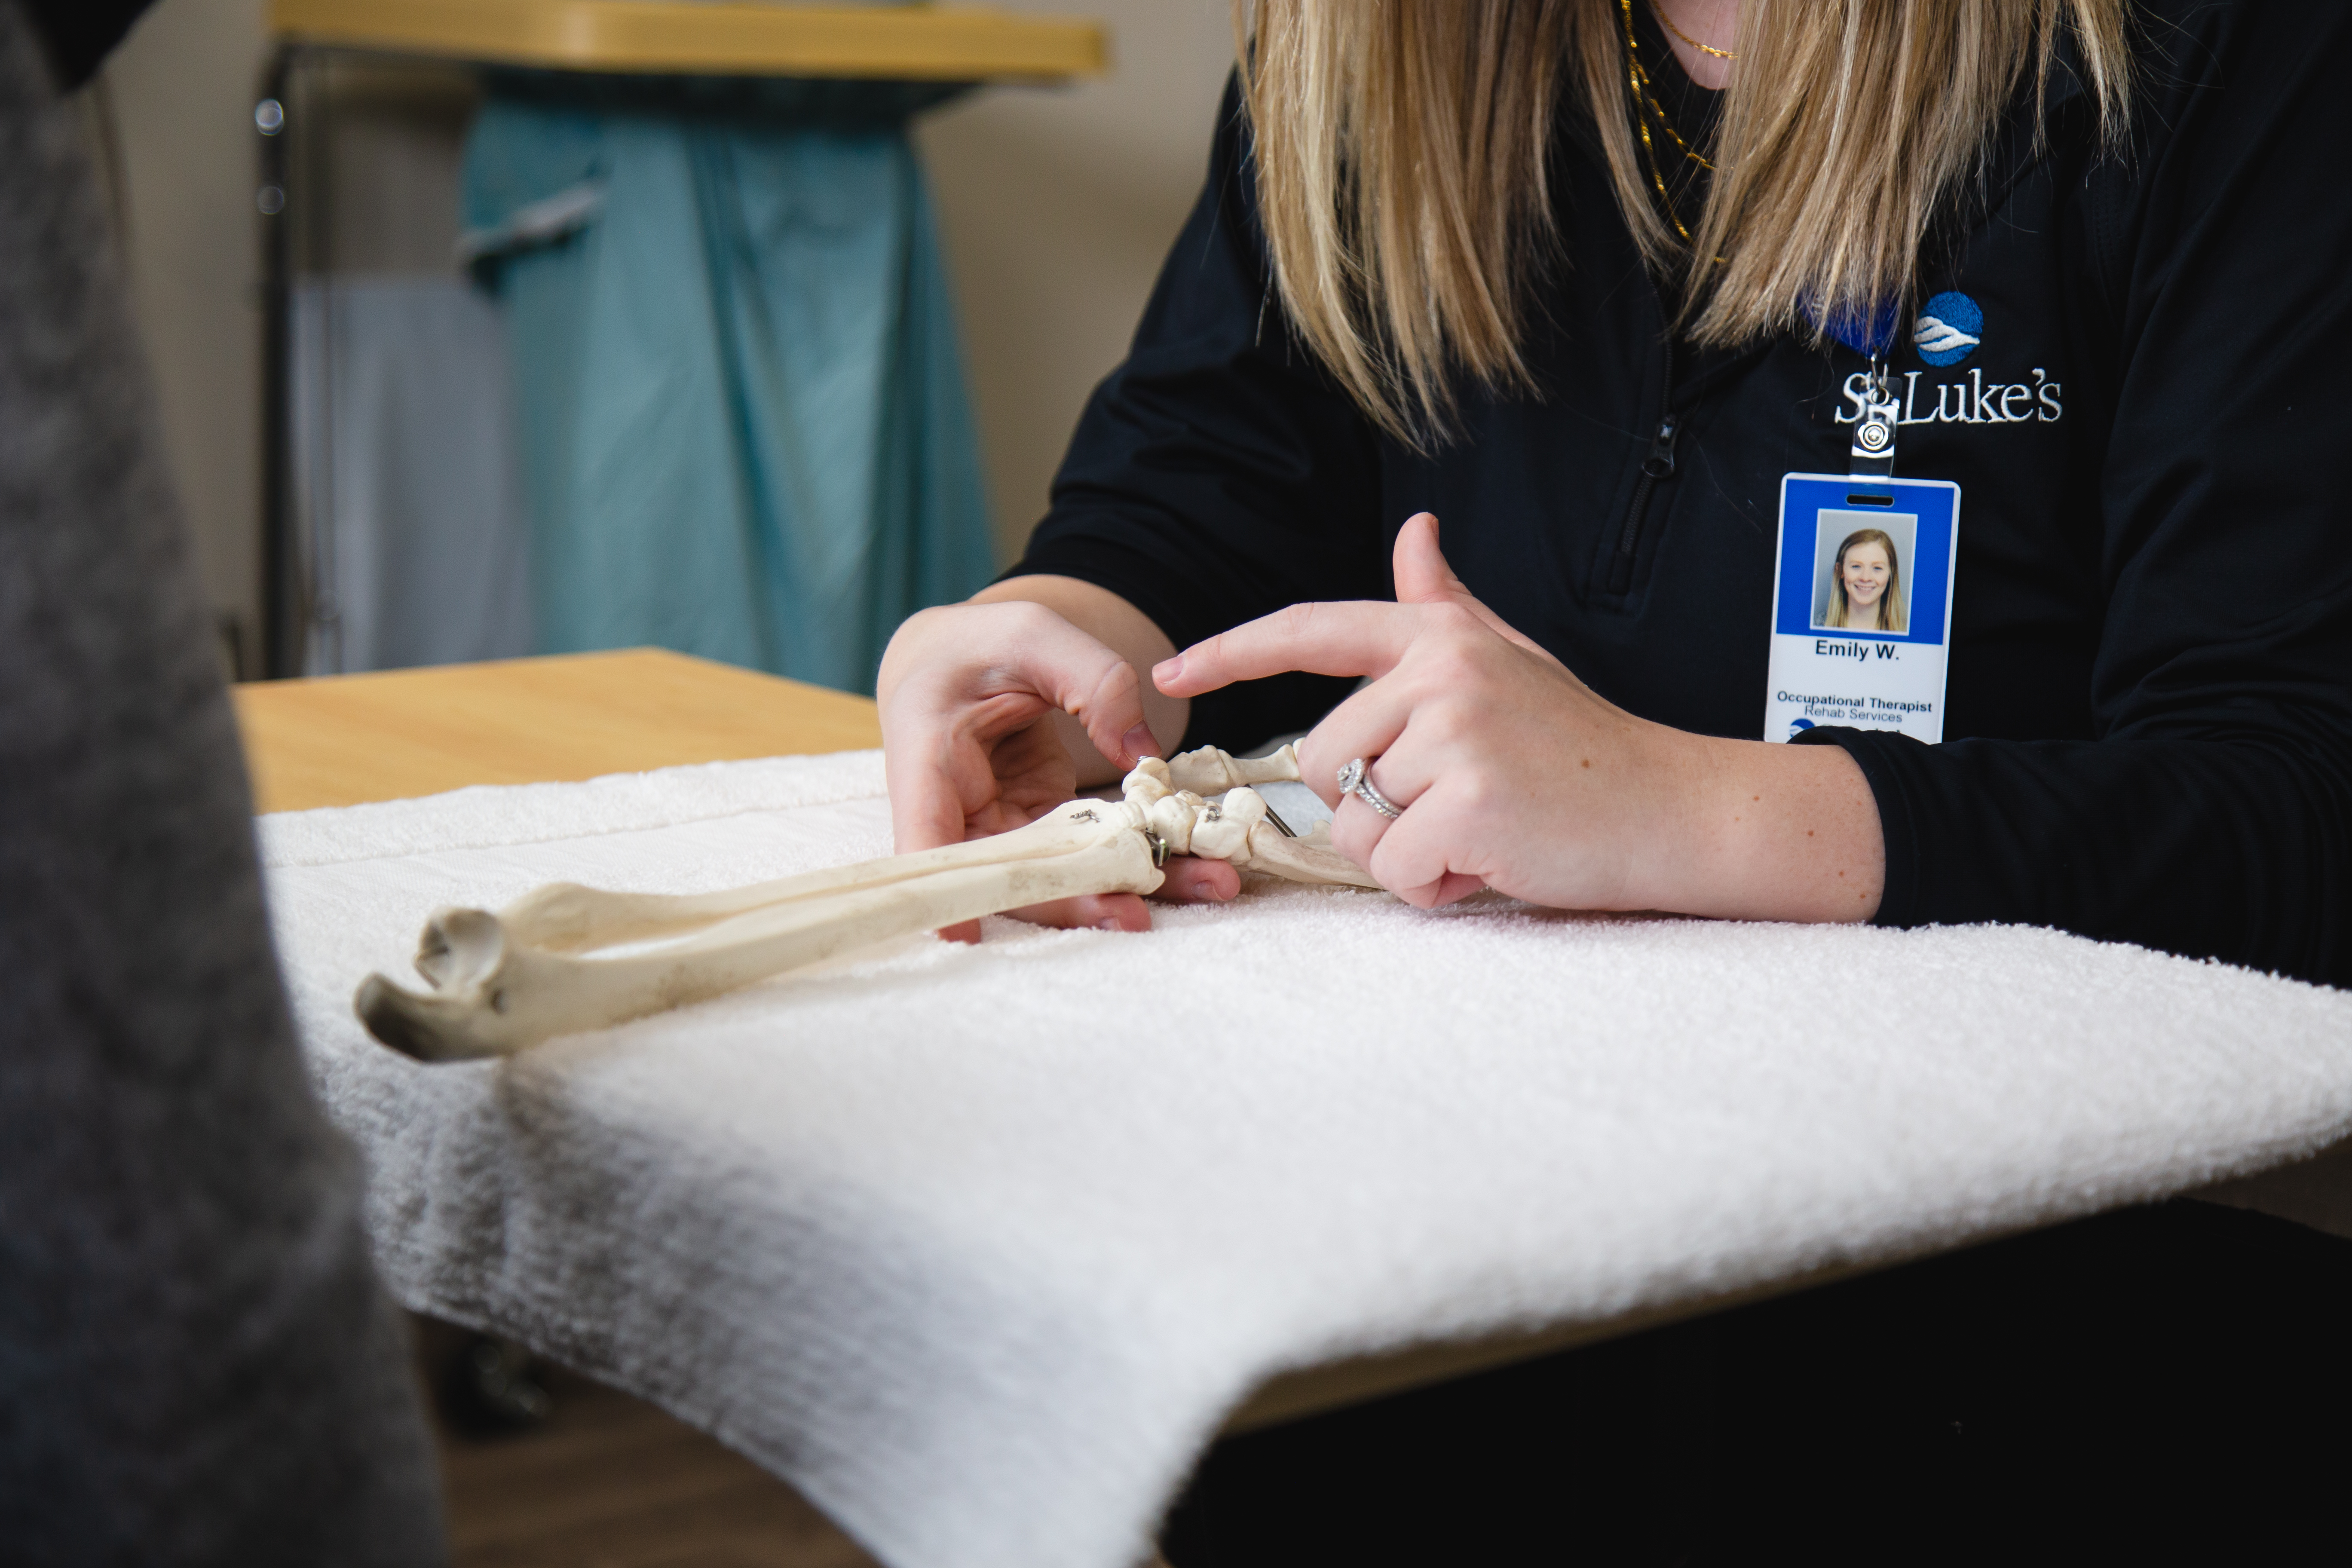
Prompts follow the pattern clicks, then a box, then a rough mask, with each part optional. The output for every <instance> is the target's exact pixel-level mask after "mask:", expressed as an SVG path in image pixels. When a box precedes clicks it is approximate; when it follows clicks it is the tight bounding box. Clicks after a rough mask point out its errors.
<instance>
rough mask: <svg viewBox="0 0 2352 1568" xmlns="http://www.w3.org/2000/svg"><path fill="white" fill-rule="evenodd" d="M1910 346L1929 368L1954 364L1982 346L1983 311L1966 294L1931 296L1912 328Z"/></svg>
mask: <svg viewBox="0 0 2352 1568" xmlns="http://www.w3.org/2000/svg"><path fill="white" fill-rule="evenodd" d="M1911 342H1913V344H1915V345H1916V347H1917V348H1918V350H1919V357H1920V358H1921V359H1923V360H1926V361H1927V363H1929V364H1932V365H1935V366H1937V367H1938V368H1941V367H1942V366H1945V365H1948V364H1958V363H1960V362H1961V361H1962V360H1964V359H1966V358H1968V357H1969V355H1970V354H1972V353H1976V352H1977V345H1978V344H1979V343H1980V342H1984V311H1983V310H1981V309H1979V307H1978V305H1977V302H1976V301H1975V300H1971V299H1969V297H1968V296H1967V295H1966V294H1937V295H1932V296H1930V297H1929V299H1928V300H1927V304H1926V305H1925V306H1924V307H1922V308H1921V310H1920V311H1919V320H1918V321H1916V323H1915V324H1914V325H1913V326H1912V329H1911Z"/></svg>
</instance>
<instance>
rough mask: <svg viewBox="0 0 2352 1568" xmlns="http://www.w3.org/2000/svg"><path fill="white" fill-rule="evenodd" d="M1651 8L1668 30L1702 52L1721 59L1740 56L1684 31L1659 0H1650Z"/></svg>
mask: <svg viewBox="0 0 2352 1568" xmlns="http://www.w3.org/2000/svg"><path fill="white" fill-rule="evenodd" d="M1650 10H1651V11H1652V12H1653V13H1654V15H1655V16H1657V18H1658V20H1659V21H1660V22H1662V23H1664V25H1665V29H1666V31H1667V32H1669V33H1672V34H1673V35H1674V36H1675V37H1677V38H1680V39H1681V40H1682V41H1683V42H1684V43H1685V44H1688V45H1689V46H1690V47H1692V48H1695V49H1696V50H1697V51H1698V52H1699V53H1700V54H1703V55H1713V56H1714V57H1715V58H1717V59H1719V60H1736V59H1738V58H1739V57H1738V55H1735V54H1733V53H1732V52H1731V51H1730V50H1729V49H1718V48H1717V47H1715V46H1714V45H1713V44H1702V43H1700V42H1699V41H1698V40H1697V39H1696V38H1694V37H1691V36H1690V35H1689V34H1688V33H1685V32H1684V31H1683V30H1682V29H1681V28H1680V27H1677V26H1675V19H1674V18H1673V17H1672V16H1667V15H1666V8H1665V7H1664V5H1659V4H1658V0H1650Z"/></svg>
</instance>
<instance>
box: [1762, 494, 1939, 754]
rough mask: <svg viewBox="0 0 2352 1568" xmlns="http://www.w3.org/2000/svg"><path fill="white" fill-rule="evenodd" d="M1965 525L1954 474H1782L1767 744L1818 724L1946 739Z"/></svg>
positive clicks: (1767, 692) (1766, 705)
mask: <svg viewBox="0 0 2352 1568" xmlns="http://www.w3.org/2000/svg"><path fill="white" fill-rule="evenodd" d="M1959 521H1960V488H1959V486H1958V485H1956V484H1954V483H1952V482H1951V481H1950V480H1948V479H1892V478H1886V479H1881V478H1876V477H1869V478H1863V477H1857V476H1853V475H1846V476H1842V477H1841V476H1832V475H1828V474H1790V475H1788V476H1786V477H1785V478H1783V479H1781V481H1780V552H1779V558H1778V563H1777V565H1776V567H1775V576H1774V581H1773V586H1772V652H1771V664H1770V670H1769V677H1768V679H1767V682H1766V690H1765V701H1764V739H1765V740H1767V741H1788V740H1791V739H1794V738H1795V737H1796V736H1798V735H1800V734H1802V733H1803V732H1804V731H1807V730H1810V729H1811V728H1813V727H1814V726H1815V725H1817V724H1836V725H1845V726H1848V727H1851V728H1854V729H1863V730H1897V731H1902V732H1903V733H1904V734H1906V735H1910V736H1913V737H1915V738H1916V739H1918V740H1921V741H1927V742H1937V741H1940V740H1942V739H1943V737H1944V678H1945V672H1946V669H1947V667H1948V654H1949V651H1950V646H1949V645H1950V628H1951V615H1952V565H1953V559H1954V555H1955V546H1956V544H1957V543H1958V531H1959Z"/></svg>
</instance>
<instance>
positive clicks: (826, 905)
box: [354, 746, 1378, 1061]
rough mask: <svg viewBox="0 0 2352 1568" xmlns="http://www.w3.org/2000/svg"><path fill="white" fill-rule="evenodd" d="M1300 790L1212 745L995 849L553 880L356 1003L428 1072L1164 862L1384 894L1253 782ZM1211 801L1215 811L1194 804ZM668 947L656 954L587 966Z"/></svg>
mask: <svg viewBox="0 0 2352 1568" xmlns="http://www.w3.org/2000/svg"><path fill="white" fill-rule="evenodd" d="M1297 777H1298V759H1297V756H1296V754H1294V753H1293V752H1292V751H1291V749H1290V748H1289V747H1288V746H1285V747H1283V748H1282V749H1281V750H1280V751H1277V752H1275V753H1274V754H1273V755H1272V756H1269V757H1260V758H1251V759H1242V758H1235V757H1230V756H1227V755H1226V754H1225V753H1224V752H1220V751H1218V750H1216V749H1215V748H1214V747H1205V748H1203V749H1202V750H1200V751H1197V752H1185V753H1184V754H1183V755H1181V756H1179V757H1177V758H1175V759H1174V760H1173V761H1172V762H1165V763H1163V762H1161V761H1160V760H1159V759H1157V758H1148V759H1146V760H1145V761H1144V762H1143V763H1142V764H1141V765H1140V766H1139V767H1137V768H1136V770H1135V771H1134V772H1133V773H1129V774H1128V775H1127V778H1126V781H1125V782H1124V784H1122V785H1121V793H1122V798H1121V799H1119V800H1116V801H1088V800H1075V801H1072V802H1070V803H1069V804H1068V805H1060V806H1056V807H1055V808H1054V809H1053V810H1052V811H1049V812H1046V813H1045V815H1044V816H1040V817H1038V818H1037V819H1036V820H1035V821H1034V822H1032V823H1031V824H1029V826H1026V827H1022V828H1018V829H1015V830H1014V831H1013V832H1011V833H1004V834H999V835H997V836H995V837H990V838H977V839H973V840H971V841H970V842H968V843H963V844H956V845H950V846H949V847H945V848H941V849H927V850H924V851H922V852H921V853H919V854H915V855H898V856H894V857H892V858H889V859H887V860H868V861H866V862H865V863H864V864H862V865H856V866H842V867H837V868H833V869H830V870H824V871H811V872H809V873H807V874H805V875H803V876H799V877H787V878H785V879H782V880H781V881H774V882H762V883H760V884H758V885H756V886H753V887H749V888H737V889H730V890H729V891H726V892H721V893H695V894H683V895H668V894H658V893H607V892H599V891H598V890H596V889H593V888H583V887H580V886H578V885H576V884H574V883H569V882H557V883H553V884H551V885H550V886H548V887H544V888H541V889H537V890H536V891H534V892H531V893H529V894H526V895H525V896H524V897H523V898H521V899H520V900H517V901H516V902H514V903H513V904H510V905H509V906H508V907H507V908H506V909H505V910H501V911H499V913H497V914H491V913H489V912H488V911H487V910H439V911H437V912H436V913H435V915H434V916H433V918H432V919H431V920H430V921H426V922H425V934H424V936H423V938H422V939H421V941H420V942H419V943H418V949H417V954H416V968H417V972H418V973H421V974H423V975H424V976H425V979H426V981H428V982H429V983H430V984H431V986H432V989H431V990H430V991H429V992H425V993H422V994H420V993H417V992H413V991H405V990H403V989H402V988H400V987H399V986H397V985H394V984H392V982H390V981H389V980H386V979H385V978H384V977H383V975H381V974H371V975H369V976H368V977H367V979H366V981H365V982H364V983H362V984H361V986H360V989H359V994H358V996H357V997H356V998H355V1004H354V1005H356V1006H357V1008H358V1010H359V1015H360V1017H361V1019H362V1022H364V1023H365V1024H366V1025H367V1026H368V1031H369V1032H370V1033H371V1034H373V1035H374V1036H375V1037H376V1038H377V1039H379V1040H382V1041H383V1043H384V1044H386V1045H388V1046H390V1047H393V1048H394V1049H395V1050H398V1051H401V1052H404V1053H405V1054H406V1055H408V1056H412V1057H415V1058H418V1059H420V1060H424V1061H457V1060H463V1059H465V1058H472V1057H488V1056H507V1055H510V1054H512V1053H513V1052H516V1051H519V1050H521V1049H523V1048H524V1047H527V1046H533V1045H536V1044H538V1043H539V1042H540V1041H541V1040H544V1039H547V1038H548V1037H551V1036H554V1035H561V1034H568V1033H572V1032H573V1031H575V1030H581V1029H594V1028H601V1027H603V1026H606V1025H611V1024H618V1023H622V1022H624V1021H625V1020H627V1019H630V1018H637V1017H643V1016H645V1015H646V1014H648V1013H658V1012H661V1011H663V1010H664V1009H666V1008H669V1007H677V1006H683V1005H686V1004H688V1003H689V1002H699V1001H703V1000H705V999H706V998H709V997H712V996H717V995H719V994H722V993H725V992H728V991H732V990H735V989H737V988H739V987H740V986H744V985H749V984H752V983H753V982H754V981H758V980H763V979H766V978H767V977H768V976H770V975H772V974H779V973H783V972H784V971H786V970H789V969H797V968H799V967H801V966H802V965H803V964H809V963H817V962H819V961H821V960H824V959H826V958H830V957H832V956H834V955H835V953H838V952H846V951H848V950H850V949H853V948H857V947H863V946H866V945H868V944H870V943H873V942H882V941H886V940H887V939H889V938H891V937H895V936H902V935H905V934H907V933H908V932H910V931H932V930H936V929H938V928H939V927H941V926H947V925H953V924H955V923H957V922H958V921H969V920H975V919H977V918H979V917H980V916H982V915H989V914H997V913H1000V912H1002V911H1003V910H1013V909H1020V908H1023V907H1024V906H1026V905H1029V904H1034V903H1040V902H1043V901H1045V900H1048V899H1066V898H1075V897H1078V896H1080V895H1083V894H1088V893H1111V892H1132V893H1149V892H1151V891H1153V890H1154V889H1157V888H1158V887H1159V886H1160V863H1161V861H1163V860H1164V859H1165V858H1167V857H1168V856H1169V855H1171V854H1175V855H1196V856H1201V857H1203V858H1208V859H1214V860H1226V861H1230V862H1232V863H1233V864H1234V865H1235V866H1241V867H1246V868H1250V869H1253V870H1259V871H1265V872H1268V873H1270V874H1272V875H1274V876H1276V877H1281V878H1285V879H1288V880H1291V881H1296V882H1322V883H1340V884H1345V885H1348V886H1351V887H1360V888H1370V887H1376V886H1378V884H1377V883H1375V882H1374V881H1373V880H1372V879H1371V878H1370V877H1369V876H1368V875H1366V874H1365V873H1364V872H1363V871H1361V870H1360V869H1359V868H1357V867H1356V866H1355V865H1354V864H1353V863H1351V862H1350V861H1349V860H1347V859H1346V858H1343V857H1341V856H1340V855H1339V854H1337V853H1336V852H1334V851H1333V850H1332V849H1331V848H1330V847H1329V845H1328V841H1324V840H1321V839H1319V838H1292V837H1288V836H1286V834H1285V833H1284V832H1283V831H1282V829H1281V827H1280V826H1279V825H1277V824H1276V823H1274V822H1271V821H1269V820H1268V819H1267V816H1266V810H1265V801H1264V800H1262V799H1260V798H1259V796H1258V795H1257V792H1256V791H1255V790H1254V789H1252V788H1250V787H1248V786H1250V785H1251V784H1270V783H1274V782H1276V781H1288V780H1295V779H1297ZM1215 794H1222V795H1223V799H1222V800H1219V801H1216V802H1211V801H1209V800H1207V799H1205V798H1203V797H1204V796H1206V795H1215ZM664 939H682V940H672V941H670V942H669V944H668V945H667V946H662V947H658V948H656V949H654V950H652V951H650V952H634V953H628V954H625V955H622V956H619V957H614V958H593V957H588V956H584V955H586V954H588V953H591V952H595V951H596V950H598V949H601V948H611V947H618V946H623V945H635V944H639V943H645V942H660V941H662V940H664Z"/></svg>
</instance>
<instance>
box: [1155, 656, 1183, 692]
mask: <svg viewBox="0 0 2352 1568" xmlns="http://www.w3.org/2000/svg"><path fill="white" fill-rule="evenodd" d="M1183 673H1184V656H1183V655H1182V654H1181V653H1180V654H1178V655H1177V656H1176V657H1175V658H1163V659H1161V660H1160V662H1159V663H1158V664H1155V665H1153V666H1152V667H1151V679H1152V682H1153V684H1155V685H1159V686H1165V685H1167V684H1168V683H1169V682H1170V681H1171V680H1174V679H1176V678H1177V677H1179V676H1181V675H1182V674H1183Z"/></svg>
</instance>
